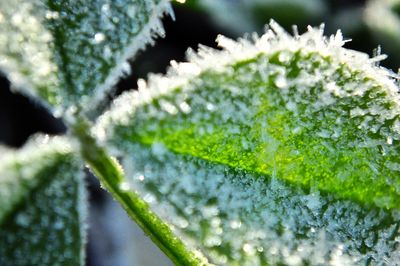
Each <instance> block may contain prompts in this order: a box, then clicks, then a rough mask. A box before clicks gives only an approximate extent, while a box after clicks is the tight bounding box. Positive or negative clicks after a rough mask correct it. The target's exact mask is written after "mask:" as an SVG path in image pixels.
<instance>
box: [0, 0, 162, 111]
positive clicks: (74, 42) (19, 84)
mask: <svg viewBox="0 0 400 266" xmlns="http://www.w3.org/2000/svg"><path fill="white" fill-rule="evenodd" d="M167 12H170V10H169V3H168V1H165V0H155V1H145V0H129V1H128V0H127V1H107V0H96V1H84V2H81V1H40V0H30V1H20V0H17V1H0V35H1V36H2V38H0V51H1V54H0V55H1V58H0V70H1V71H2V72H4V74H6V75H7V77H8V78H9V79H10V80H11V82H12V85H13V86H14V87H15V88H17V89H20V90H22V91H23V92H25V93H27V94H29V95H35V96H39V97H40V98H42V99H43V100H45V102H46V103H47V104H50V106H53V107H55V108H56V110H57V108H58V109H59V108H60V107H68V106H71V104H81V106H83V107H84V108H87V106H90V107H92V106H93V101H100V100H102V98H103V97H104V93H105V92H106V91H108V90H110V88H111V87H112V86H113V85H114V84H115V83H116V82H117V80H118V78H119V77H120V76H121V75H122V74H123V73H124V72H129V64H128V63H127V62H126V61H127V59H128V58H130V57H132V56H134V55H135V53H136V52H137V51H138V50H140V49H143V48H144V47H145V45H146V44H147V43H149V42H152V40H153V37H154V36H155V35H157V34H163V29H162V26H161V23H160V17H161V16H162V15H163V13H167ZM89 99H90V100H91V103H92V104H91V105H88V104H87V101H89Z"/></svg>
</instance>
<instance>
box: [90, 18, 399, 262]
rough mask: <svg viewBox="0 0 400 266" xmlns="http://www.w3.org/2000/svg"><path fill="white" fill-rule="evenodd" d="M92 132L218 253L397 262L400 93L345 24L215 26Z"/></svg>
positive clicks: (130, 176) (223, 257) (144, 190)
mask: <svg viewBox="0 0 400 266" xmlns="http://www.w3.org/2000/svg"><path fill="white" fill-rule="evenodd" d="M219 41H220V45H221V46H222V47H223V48H224V50H223V51H219V52H217V51H215V50H209V49H202V50H200V51H199V53H198V54H193V53H190V58H189V63H181V64H177V63H176V62H173V63H172V68H171V69H170V72H169V73H168V74H167V76H152V77H150V78H149V82H148V84H146V82H145V81H143V80H141V81H140V82H139V91H138V92H130V93H127V94H125V95H123V96H122V97H121V98H120V99H118V100H117V101H116V102H115V104H114V106H113V108H112V109H111V110H110V111H109V112H108V113H106V114H105V115H104V116H102V117H101V119H100V120H99V122H98V125H97V127H96V131H95V132H94V133H95V134H96V135H97V136H98V138H99V139H100V140H102V142H103V143H104V145H105V146H106V147H108V149H109V151H110V152H111V154H113V155H114V156H116V157H117V158H120V160H121V164H122V166H123V168H124V171H125V173H126V183H124V188H125V189H126V190H129V189H132V190H133V191H137V192H138V193H139V195H140V196H141V197H143V199H144V201H145V202H147V203H148V205H149V206H150V207H151V209H152V211H154V212H155V213H156V214H157V215H158V216H159V217H160V218H161V219H164V220H165V221H166V222H167V223H168V224H169V226H170V227H171V229H172V231H173V232H174V233H176V234H177V235H178V236H179V237H181V239H182V241H183V242H184V243H185V244H186V245H187V246H188V247H189V249H190V250H194V251H196V252H198V251H200V252H201V253H202V254H203V255H204V256H205V257H207V258H208V260H209V263H216V264H221V265H265V264H266V263H269V264H282V263H283V264H288V265H302V264H311V265H348V264H358V263H360V264H364V263H372V264H374V263H375V264H378V263H379V262H382V261H385V262H387V263H388V264H394V263H396V262H397V261H399V258H400V250H399V247H400V246H399V240H400V237H399V236H400V232H399V226H400V217H399V210H400V209H399V206H400V197H399V196H400V195H399V194H400V178H399V171H400V167H399V166H400V162H399V158H400V157H399V147H400V146H399V145H400V144H399V140H400V101H399V100H400V99H399V95H398V90H399V88H398V86H397V85H396V83H395V82H394V80H393V79H392V78H391V77H390V75H391V73H390V72H389V71H387V70H386V69H382V68H379V67H377V66H376V61H379V60H381V59H382V58H380V57H378V58H369V57H368V55H366V54H363V53H359V52H355V51H352V50H348V49H344V48H342V45H343V44H344V41H343V39H342V36H341V34H340V32H338V33H337V34H336V35H335V36H331V37H323V35H322V30H321V29H312V28H309V31H308V32H307V33H305V34H303V35H301V36H298V35H296V36H294V37H292V36H290V35H288V34H287V33H286V32H284V31H283V30H282V28H280V27H279V26H278V25H276V23H274V22H272V23H271V29H270V30H269V31H268V32H267V33H266V34H264V35H263V36H262V37H260V38H257V39H256V40H255V41H254V42H251V41H247V40H241V41H239V42H235V41H232V40H228V39H226V38H223V37H220V38H219Z"/></svg>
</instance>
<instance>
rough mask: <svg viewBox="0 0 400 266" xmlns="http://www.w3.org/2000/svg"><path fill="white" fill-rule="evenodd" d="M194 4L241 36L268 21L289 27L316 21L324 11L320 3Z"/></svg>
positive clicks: (204, 0) (202, 0)
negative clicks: (275, 21) (273, 20)
mask: <svg viewBox="0 0 400 266" xmlns="http://www.w3.org/2000/svg"><path fill="white" fill-rule="evenodd" d="M197 5H199V6H200V7H201V8H202V9H204V10H205V11H207V12H208V13H210V14H211V15H212V19H214V20H215V21H216V22H217V23H218V24H220V25H221V26H223V27H225V28H227V29H229V30H230V31H232V32H234V33H236V34H240V35H241V34H243V33H244V32H249V31H254V30H260V29H262V26H263V25H264V24H265V23H266V22H268V20H269V19H275V20H277V21H278V22H280V23H284V24H285V26H288V27H290V26H292V24H293V23H301V24H303V23H304V24H305V23H310V21H315V20H317V21H318V19H320V18H321V17H322V16H323V14H324V13H325V12H326V6H325V3H324V1H320V0H238V1H230V0H220V1H213V0H199V1H197Z"/></svg>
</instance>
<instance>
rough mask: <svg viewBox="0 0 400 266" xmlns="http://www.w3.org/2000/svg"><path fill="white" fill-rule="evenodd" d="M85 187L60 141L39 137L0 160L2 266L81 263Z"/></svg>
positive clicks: (77, 166) (4, 153) (66, 146)
mask: <svg viewBox="0 0 400 266" xmlns="http://www.w3.org/2000/svg"><path fill="white" fill-rule="evenodd" d="M85 205H86V198H85V187H84V183H83V173H82V172H81V166H80V163H79V161H78V160H77V159H76V158H75V157H74V156H73V154H72V150H71V146H70V144H69V143H68V142H67V141H66V140H65V139H62V138H55V139H51V140H47V138H46V137H40V138H39V137H38V138H36V139H34V140H32V141H30V142H29V143H28V144H27V145H26V147H24V148H23V149H22V150H20V151H12V150H8V149H3V150H2V157H1V161H0V206H1V207H0V265H4V266H8V265H83V263H84V258H85V254H84V247H85V224H84V219H85V216H86V207H85Z"/></svg>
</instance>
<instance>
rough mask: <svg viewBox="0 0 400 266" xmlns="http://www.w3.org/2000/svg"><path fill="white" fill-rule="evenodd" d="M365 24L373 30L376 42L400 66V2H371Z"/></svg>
mask: <svg viewBox="0 0 400 266" xmlns="http://www.w3.org/2000/svg"><path fill="white" fill-rule="evenodd" d="M364 23H365V24H366V25H367V26H368V28H369V29H370V30H371V32H372V34H373V37H375V41H376V42H377V43H379V44H380V45H382V48H383V51H384V52H386V51H387V52H388V53H389V55H390V58H389V59H391V60H396V64H395V67H398V66H399V65H400V64H399V63H400V55H399V51H398V48H399V46H400V1H399V0H370V1H369V2H368V3H367V7H366V8H365V11H364Z"/></svg>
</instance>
